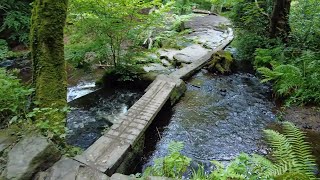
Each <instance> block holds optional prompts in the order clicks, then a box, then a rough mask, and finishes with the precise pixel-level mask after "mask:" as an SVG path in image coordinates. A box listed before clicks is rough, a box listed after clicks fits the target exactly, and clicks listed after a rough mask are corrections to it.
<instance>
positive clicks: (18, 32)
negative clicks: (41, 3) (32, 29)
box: [0, 0, 32, 44]
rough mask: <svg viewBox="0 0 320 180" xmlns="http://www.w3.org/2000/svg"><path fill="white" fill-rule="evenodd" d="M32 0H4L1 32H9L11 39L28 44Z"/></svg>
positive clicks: (1, 10)
mask: <svg viewBox="0 0 320 180" xmlns="http://www.w3.org/2000/svg"><path fill="white" fill-rule="evenodd" d="M31 2H32V1H30V0H2V2H1V5H0V14H1V15H3V21H2V24H0V33H5V32H9V34H10V35H9V38H8V40H10V41H18V42H20V43H24V44H27V43H28V37H29V24H30V17H31V5H30V3H31Z"/></svg>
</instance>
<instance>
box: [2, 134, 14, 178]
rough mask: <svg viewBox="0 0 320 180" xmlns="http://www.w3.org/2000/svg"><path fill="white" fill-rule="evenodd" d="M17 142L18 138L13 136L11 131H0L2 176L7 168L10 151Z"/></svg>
mask: <svg viewBox="0 0 320 180" xmlns="http://www.w3.org/2000/svg"><path fill="white" fill-rule="evenodd" d="M16 140H17V137H16V136H15V135H13V133H12V132H11V131H10V130H8V129H6V130H1V131H0V155H1V156H0V175H1V174H2V172H3V170H4V169H5V167H6V164H7V160H8V151H9V150H10V148H11V147H12V146H13V145H14V143H15V142H16ZM0 179H1V177H0Z"/></svg>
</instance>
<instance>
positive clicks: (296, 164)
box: [264, 122, 316, 179]
mask: <svg viewBox="0 0 320 180" xmlns="http://www.w3.org/2000/svg"><path fill="white" fill-rule="evenodd" d="M283 127H284V134H280V133H278V132H275V131H273V130H265V131H264V132H265V135H266V138H267V141H268V144H269V145H270V146H271V148H272V150H273V151H272V156H273V158H274V160H273V162H274V166H273V168H270V169H269V170H267V171H266V177H274V178H276V179H277V177H284V176H285V177H289V176H292V177H293V176H295V175H297V174H300V175H299V176H301V177H308V179H316V178H315V176H314V172H313V171H314V168H315V167H316V166H315V165H316V164H315V158H314V157H313V156H312V155H311V147H310V145H309V144H308V143H307V142H305V133H303V132H302V131H300V130H299V129H298V128H297V127H295V126H294V125H293V124H292V123H290V122H284V123H283Z"/></svg>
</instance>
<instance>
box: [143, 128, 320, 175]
mask: <svg viewBox="0 0 320 180" xmlns="http://www.w3.org/2000/svg"><path fill="white" fill-rule="evenodd" d="M283 129H284V132H283V134H280V133H279V132H276V131H273V130H265V131H264V132H265V136H266V140H267V143H268V144H269V145H270V147H271V148H272V158H271V160H268V159H267V158H265V157H263V156H260V155H257V154H253V155H248V154H245V153H241V154H240V155H239V156H238V157H237V158H235V159H234V160H233V161H231V162H230V163H229V164H228V165H227V166H224V165H223V164H221V163H219V162H217V161H212V163H213V164H214V165H215V169H214V171H212V172H211V173H210V174H206V173H205V172H204V168H203V166H199V168H198V170H196V171H195V170H193V171H192V177H191V179H192V180H207V179H209V180H232V179H237V180H241V179H246V180H256V179H263V180H269V179H270V180H273V179H274V180H284V179H287V180H294V179H297V180H298V179H299V180H312V179H317V178H316V177H315V174H314V170H315V168H316V164H315V158H314V157H313V156H312V155H311V147H310V144H309V143H307V142H306V141H305V133H304V132H302V131H300V130H299V129H298V128H297V127H295V126H294V125H293V124H292V123H289V122H284V123H283ZM173 147H174V148H173ZM178 150H181V143H180V144H179V143H176V142H175V143H174V144H172V145H171V147H169V152H170V154H169V156H166V157H165V158H160V159H158V160H156V161H155V165H154V166H153V167H149V168H148V169H147V170H146V172H145V173H147V175H157V176H166V177H181V176H172V174H174V173H173V172H174V167H173V166H172V164H175V163H174V162H172V160H174V161H179V160H180V159H179V158H177V159H174V158H173V157H172V154H173V153H174V152H176V151H178ZM180 156H181V155H180ZM167 158H170V160H169V161H168V162H167V163H170V164H165V160H166V159H167ZM184 158H186V157H184ZM188 161H190V160H188ZM180 162H181V160H180ZM189 163H190V162H189ZM177 164H179V163H177ZM166 165H167V167H170V168H172V169H171V172H170V169H167V172H170V173H165V172H164V171H163V168H166ZM184 165H186V166H188V164H187V163H186V164H184ZM181 169H183V170H185V171H186V169H187V167H184V168H181ZM179 174H183V172H182V171H181V172H180V173H179ZM168 175H171V176H168Z"/></svg>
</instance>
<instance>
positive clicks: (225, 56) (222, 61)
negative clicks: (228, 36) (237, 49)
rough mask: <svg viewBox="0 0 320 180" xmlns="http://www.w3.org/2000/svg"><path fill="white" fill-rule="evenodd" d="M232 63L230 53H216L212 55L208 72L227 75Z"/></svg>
mask: <svg viewBox="0 0 320 180" xmlns="http://www.w3.org/2000/svg"><path fill="white" fill-rule="evenodd" d="M232 63H233V58H232V54H231V53H230V52H227V51H218V52H217V53H215V54H213V55H212V57H211V61H210V62H209V63H208V70H209V71H210V72H213V73H220V74H227V73H230V72H231V65H232Z"/></svg>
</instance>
